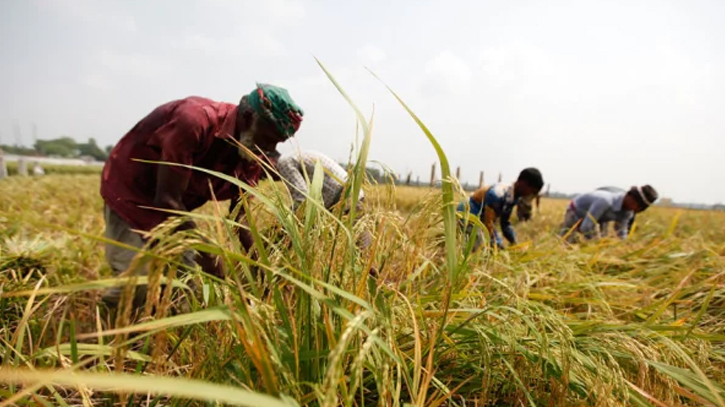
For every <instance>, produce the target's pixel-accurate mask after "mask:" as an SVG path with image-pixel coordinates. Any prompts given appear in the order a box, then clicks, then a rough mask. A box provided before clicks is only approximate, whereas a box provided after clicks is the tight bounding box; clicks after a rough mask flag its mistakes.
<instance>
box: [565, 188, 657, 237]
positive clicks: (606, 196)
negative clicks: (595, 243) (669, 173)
mask: <svg viewBox="0 0 725 407" xmlns="http://www.w3.org/2000/svg"><path fill="white" fill-rule="evenodd" d="M658 198H659V196H658V194H657V191H656V190H655V189H654V188H653V187H652V186H650V185H645V186H642V187H632V188H630V190H629V191H626V192H625V191H618V192H612V191H609V190H603V189H598V190H596V191H592V192H588V193H586V194H581V195H578V196H577V197H575V198H574V199H573V200H572V201H571V202H570V203H569V207H568V208H567V210H566V214H565V215H564V223H563V224H562V227H561V232H560V235H561V236H562V237H566V238H567V241H569V242H572V241H573V240H574V239H575V238H576V234H575V233H574V232H579V233H581V234H582V235H584V237H585V238H586V239H588V240H592V239H598V238H600V237H601V232H600V228H599V225H600V224H602V223H606V222H614V223H615V228H616V231H617V236H618V237H619V238H620V239H626V238H627V236H628V235H629V223H630V221H631V220H632V218H633V217H634V214H635V213H640V212H643V211H644V210H646V209H647V208H649V207H650V205H652V204H653V203H655V201H657V199H658Z"/></svg>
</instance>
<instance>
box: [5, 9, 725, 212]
mask: <svg viewBox="0 0 725 407" xmlns="http://www.w3.org/2000/svg"><path fill="white" fill-rule="evenodd" d="M723 21H725V1H720V0H714V1H659V0H658V1H634V0H627V1H582V0H575V1H566V2H565V1H530V2H525V1H505V2H504V1H454V0H450V1H449V2H443V1H435V2H434V1H422V0H417V1H413V0H410V1H377V0H367V1H352V0H350V1H323V0H313V1H298V0H258V1H248V0H236V1H235V0H228V1H227V0H163V1H162V0H152V1H149V0H143V1H142V0H124V1H121V0H119V1H104V0H45V1H40V0H27V1H24V0H4V1H1V2H0V51H1V54H0V55H1V56H2V61H3V62H2V64H0V139H1V140H2V142H3V143H12V142H14V140H15V135H14V130H13V126H14V123H17V124H18V126H19V127H20V129H21V132H22V135H23V138H24V141H25V143H26V144H31V143H32V126H33V124H35V125H36V126H37V134H38V137H39V138H52V137H57V136H60V135H71V136H73V137H75V138H77V139H86V138H88V137H95V138H96V139H97V140H98V141H99V143H100V144H103V145H106V144H112V143H115V142H116V141H118V139H119V138H120V137H122V136H123V135H124V134H125V132H126V131H128V130H129V129H130V128H131V127H132V126H133V125H134V124H135V123H136V122H137V121H138V120H139V119H141V118H142V117H143V116H144V115H146V114H147V113H148V112H149V111H150V110H152V109H153V108H154V107H156V106H157V105H159V104H162V103H164V102H167V101H169V100H173V99H177V98H181V97H185V96H189V95H199V96H205V97H209V98H212V99H215V100H220V101H228V102H232V103H237V102H238V100H239V98H240V96H241V95H242V94H243V93H247V92H249V91H250V90H251V89H252V88H253V87H254V85H255V82H267V83H273V84H277V85H280V86H284V87H286V88H288V89H289V91H290V93H291V95H292V97H293V98H294V99H295V100H296V101H297V102H298V104H299V105H301V106H302V108H303V109H304V110H305V119H304V121H303V124H302V128H301V129H300V131H299V133H298V137H296V139H295V140H294V141H291V142H287V143H286V144H285V145H284V146H283V147H282V148H281V150H282V151H288V150H289V149H290V148H293V147H295V148H296V147H297V146H298V145H299V147H301V148H309V149H316V150H319V151H322V152H325V153H328V154H329V155H331V156H333V157H334V158H336V159H338V160H345V159H346V158H347V155H348V151H349V149H350V146H351V144H352V143H353V142H354V138H355V118H354V115H353V112H352V110H351V109H350V108H349V107H348V106H347V105H346V103H345V101H344V100H343V99H342V97H341V96H340V95H339V93H337V91H336V90H335V88H334V87H333V85H332V84H331V83H330V82H329V81H328V80H327V79H326V77H325V76H324V73H323V72H322V70H321V69H320V68H319V67H318V66H317V64H316V62H315V60H314V58H313V57H314V56H316V57H318V58H320V59H321V61H322V62H323V63H324V64H325V65H326V66H327V67H328V68H329V69H330V70H331V71H332V73H333V74H334V75H335V76H336V78H337V79H338V81H339V82H340V83H341V84H342V85H343V86H344V87H345V88H346V90H347V91H348V92H349V94H350V95H351V96H352V98H353V99H354V100H355V101H356V102H357V103H358V105H359V106H360V107H361V108H362V109H363V110H364V112H365V114H366V115H370V113H371V112H372V111H373V105H374V106H375V124H374V130H373V140H372V149H371V157H370V158H371V159H373V160H377V161H380V162H384V163H385V164H387V165H389V166H390V167H391V168H392V169H394V170H395V171H396V172H398V173H401V174H406V173H407V172H408V171H412V172H413V174H414V176H413V178H414V179H415V177H416V176H420V177H421V179H427V177H428V176H429V175H428V174H429V172H430V165H431V163H432V162H433V161H434V160H435V153H434V151H433V148H432V147H431V146H430V144H429V143H428V142H427V140H426V138H425V136H424V135H423V133H421V132H420V131H419V130H418V129H417V127H416V126H415V124H414V123H413V121H412V120H411V119H410V117H409V116H407V114H406V113H405V111H404V110H403V109H402V107H400V105H398V104H397V102H396V101H395V100H394V98H393V97H392V96H391V95H390V94H389V93H388V92H387V91H386V89H385V88H384V86H383V85H382V84H381V83H380V82H378V81H377V80H376V79H375V78H374V77H373V76H372V75H370V73H368V72H367V71H366V69H365V67H369V68H370V69H372V70H373V71H375V72H376V73H377V74H378V75H379V76H381V78H382V79H384V80H385V81H386V82H387V83H388V84H389V85H390V86H391V87H393V88H394V89H395V90H396V92H398V93H399V94H400V96H401V97H402V98H403V99H404V100H405V101H406V102H407V103H408V104H409V106H410V107H411V108H412V109H413V110H414V111H415V112H416V113H417V114H418V115H419V116H420V117H421V119H422V120H423V121H424V123H426V124H427V125H428V126H429V128H430V129H431V131H432V132H433V133H434V134H435V135H436V137H438V139H439V141H440V142H441V144H442V145H443V147H444V149H445V151H446V153H447V155H448V158H449V160H450V161H451V164H452V166H453V167H454V168H455V166H458V165H460V166H461V171H462V181H463V182H466V181H468V182H471V183H477V182H478V172H479V171H481V170H483V171H485V174H486V180H487V181H495V180H496V179H497V178H498V173H499V172H502V173H503V177H504V179H505V180H507V181H513V180H514V179H515V177H516V175H517V174H518V172H519V171H520V170H521V169H523V168H524V167H527V166H536V167H538V168H539V169H541V171H542V172H543V174H544V179H545V181H546V182H547V183H551V185H552V190H556V191H562V192H583V191H587V190H590V189H594V188H596V187H599V186H604V185H616V186H620V187H628V186H631V185H635V184H643V183H651V184H652V185H653V186H655V188H657V189H658V190H659V191H660V195H661V196H664V197H671V198H674V199H675V200H676V201H687V202H694V201H698V202H704V203H716V202H725V161H723V160H722V156H723V153H725V141H724V136H725V25H723Z"/></svg>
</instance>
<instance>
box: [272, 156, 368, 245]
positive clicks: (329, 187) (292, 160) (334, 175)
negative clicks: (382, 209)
mask: <svg viewBox="0 0 725 407" xmlns="http://www.w3.org/2000/svg"><path fill="white" fill-rule="evenodd" d="M318 162H320V163H321V165H322V169H323V171H324V175H323V181H322V201H323V204H324V206H325V209H327V210H331V209H332V207H333V206H335V204H337V203H338V202H340V199H341V198H342V194H343V192H344V189H345V183H346V182H347V171H345V169H344V168H342V166H340V164H338V163H336V162H335V160H333V159H332V158H330V157H328V156H326V155H325V154H322V153H319V152H317V151H311V150H307V151H296V152H293V153H289V154H285V155H283V156H281V157H280V158H279V160H278V161H277V171H278V172H279V175H280V177H281V178H282V180H283V181H284V183H285V184H286V185H287V189H288V190H289V192H290V195H291V196H292V209H293V210H296V209H297V208H298V207H299V206H300V205H301V204H302V202H304V201H305V200H306V199H307V197H306V196H305V195H306V194H309V188H308V184H307V180H309V181H310V182H312V179H313V177H314V174H315V166H316V165H317V163H318ZM364 201H365V194H364V193H363V191H362V189H361V190H360V194H359V196H358V199H357V204H356V206H355V210H356V212H357V213H358V216H359V215H362V212H363V211H364ZM347 212H349V208H346V209H345V213H347ZM371 241H372V237H371V236H370V234H369V232H367V231H363V233H362V235H361V236H360V239H359V240H358V246H359V247H360V248H362V249H365V248H367V247H368V246H369V245H370V243H371Z"/></svg>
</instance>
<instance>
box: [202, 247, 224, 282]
mask: <svg viewBox="0 0 725 407" xmlns="http://www.w3.org/2000/svg"><path fill="white" fill-rule="evenodd" d="M196 263H197V264H198V265H199V266H200V267H201V269H202V270H204V272H205V273H207V274H211V275H213V276H215V277H219V278H224V268H223V267H222V264H221V261H219V258H218V257H217V256H215V255H213V254H210V253H203V252H202V253H199V254H197V256H196Z"/></svg>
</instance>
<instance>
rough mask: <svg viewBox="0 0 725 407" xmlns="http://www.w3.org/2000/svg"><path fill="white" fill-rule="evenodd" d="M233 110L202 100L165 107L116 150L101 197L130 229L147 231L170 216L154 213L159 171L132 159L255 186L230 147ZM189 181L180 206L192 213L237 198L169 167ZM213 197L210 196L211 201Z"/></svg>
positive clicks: (253, 168) (249, 165) (254, 167)
mask: <svg viewBox="0 0 725 407" xmlns="http://www.w3.org/2000/svg"><path fill="white" fill-rule="evenodd" d="M236 120H237V106H236V105H233V104H230V103H221V102H214V101H212V100H209V99H205V98H201V97H195V96H192V97H188V98H185V99H180V100H175V101H172V102H169V103H166V104H163V105H161V106H159V107H157V108H156V109H154V111H152V112H151V113H150V114H149V115H148V116H146V117H145V118H143V119H142V120H141V121H140V122H138V124H136V126H134V128H132V129H131V131H129V132H128V133H127V134H126V135H125V136H123V138H122V139H121V141H119V142H118V144H117V145H116V146H115V147H114V149H113V151H111V154H110V156H109V158H108V160H107V161H106V164H105V166H104V168H103V178H102V181H101V196H102V197H103V199H104V201H105V202H106V204H107V205H108V206H109V207H110V208H111V209H112V210H113V211H114V212H116V213H117V214H118V215H119V216H121V218H123V219H124V220H125V221H126V222H127V223H128V224H129V225H130V226H131V227H132V228H135V229H141V230H151V229H152V228H154V227H155V226H156V225H158V224H159V223H161V222H163V221H164V220H165V219H167V218H168V217H169V216H171V214H169V213H166V212H162V211H159V210H154V209H144V208H140V207H139V206H146V207H154V196H155V195H156V173H157V170H158V168H159V166H160V165H163V164H148V163H141V162H138V161H133V159H141V160H149V161H163V162H175V163H181V164H187V165H193V166H195V167H201V168H207V169H210V170H213V171H218V172H222V173H224V174H227V175H231V176H234V177H235V178H238V179H240V180H242V181H244V182H246V183H248V184H250V185H256V183H257V181H258V180H259V177H260V175H261V174H262V170H261V168H260V166H259V165H258V164H257V163H256V162H250V161H244V160H242V159H241V157H240V156H239V152H238V151H239V150H238V148H237V147H236V146H235V145H234V144H232V141H231V138H232V137H233V135H234V131H235V128H236ZM170 168H171V169H172V170H173V171H174V172H176V173H177V174H178V176H179V177H186V178H188V179H189V185H188V187H187V189H186V191H185V192H184V194H183V198H182V202H183V204H184V206H185V207H186V209H187V210H189V211H192V210H194V209H196V208H198V207H200V206H202V205H203V204H204V203H206V202H207V201H209V200H211V199H212V196H213V197H214V198H216V199H217V200H219V201H224V200H228V199H233V198H235V197H237V196H238V194H239V188H238V187H237V186H235V185H234V184H232V183H229V182H226V181H224V180H222V179H220V178H218V177H215V176H212V175H208V174H206V173H203V172H200V171H198V170H190V169H186V168H182V167H170ZM212 191H213V195H212Z"/></svg>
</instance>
